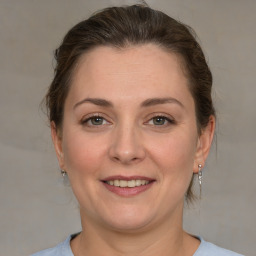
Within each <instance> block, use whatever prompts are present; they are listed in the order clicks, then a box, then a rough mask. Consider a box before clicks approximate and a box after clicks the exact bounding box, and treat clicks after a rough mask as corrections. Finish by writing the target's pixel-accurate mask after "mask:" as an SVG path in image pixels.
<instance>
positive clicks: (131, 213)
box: [100, 206, 153, 232]
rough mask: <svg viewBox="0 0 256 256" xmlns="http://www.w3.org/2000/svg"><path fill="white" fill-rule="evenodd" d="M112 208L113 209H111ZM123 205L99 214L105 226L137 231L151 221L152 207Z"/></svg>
mask: <svg viewBox="0 0 256 256" xmlns="http://www.w3.org/2000/svg"><path fill="white" fill-rule="evenodd" d="M112 210H113V209H112ZM147 210H148V211H146V210H145V208H144V209H142V208H140V207H139V208H133V207H131V206H127V207H123V208H122V209H121V210H120V208H119V210H117V211H110V212H105V214H104V216H100V218H101V221H103V222H104V225H105V226H108V227H109V228H110V229H112V230H115V231H119V232H138V231H141V230H144V229H145V228H146V227H147V226H149V225H150V223H152V220H153V213H152V209H147Z"/></svg>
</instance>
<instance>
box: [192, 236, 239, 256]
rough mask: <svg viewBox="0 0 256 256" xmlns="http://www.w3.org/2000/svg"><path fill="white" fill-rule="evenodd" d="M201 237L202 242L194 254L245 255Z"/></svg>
mask: <svg viewBox="0 0 256 256" xmlns="http://www.w3.org/2000/svg"><path fill="white" fill-rule="evenodd" d="M199 239H200V240H201V244H200V246H199V248H198V249H197V251H196V252H195V254H194V256H216V255H218V256H243V255H241V254H238V253H235V252H232V251H229V250H226V249H223V248H221V247H218V246H216V245H214V244H212V243H209V242H206V241H204V240H203V239H202V238H199Z"/></svg>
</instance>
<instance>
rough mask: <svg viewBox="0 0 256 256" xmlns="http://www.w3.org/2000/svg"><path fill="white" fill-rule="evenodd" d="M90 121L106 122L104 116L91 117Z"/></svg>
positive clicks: (94, 123)
mask: <svg viewBox="0 0 256 256" xmlns="http://www.w3.org/2000/svg"><path fill="white" fill-rule="evenodd" d="M89 121H91V124H92V125H102V124H103V122H104V118H102V117H99V116H95V117H91V118H90V120H89Z"/></svg>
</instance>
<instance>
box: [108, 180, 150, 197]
mask: <svg viewBox="0 0 256 256" xmlns="http://www.w3.org/2000/svg"><path fill="white" fill-rule="evenodd" d="M153 184H154V182H150V183H148V184H147V185H141V186H138V187H134V188H128V187H125V188H121V187H116V186H112V185H109V184H107V183H105V182H103V185H104V186H105V187H106V188H107V189H108V190H109V191H111V192H113V193H115V194H117V195H119V196H123V197H131V196H136V195H138V194H140V193H142V192H144V191H146V190H148V189H149V188H151V186H152V185H153Z"/></svg>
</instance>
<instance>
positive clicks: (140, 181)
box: [102, 176, 156, 197]
mask: <svg viewBox="0 0 256 256" xmlns="http://www.w3.org/2000/svg"><path fill="white" fill-rule="evenodd" d="M155 181H156V180H154V179H151V178H148V177H137V176H133V177H123V176H115V177H108V178H107V179H104V180H102V182H103V184H104V185H105V187H106V188H107V189H108V190H109V191H111V192H113V193H115V194H117V195H119V196H124V197H130V196H135V195H138V194H140V193H142V192H144V191H146V190H148V189H149V188H150V187H151V186H152V185H153V183H154V182H155Z"/></svg>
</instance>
